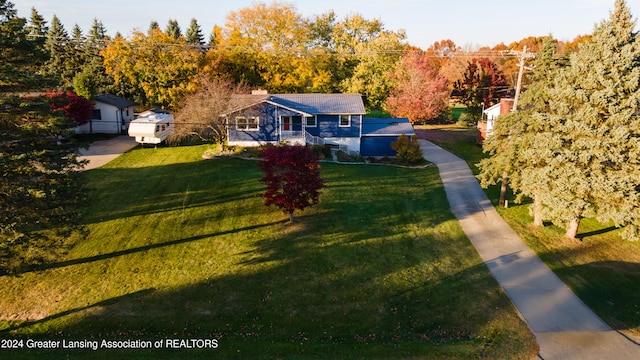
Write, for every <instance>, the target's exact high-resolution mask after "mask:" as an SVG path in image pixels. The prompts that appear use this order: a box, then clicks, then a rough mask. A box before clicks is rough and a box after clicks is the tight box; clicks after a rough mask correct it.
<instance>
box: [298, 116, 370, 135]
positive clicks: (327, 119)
mask: <svg viewBox="0 0 640 360" xmlns="http://www.w3.org/2000/svg"><path fill="white" fill-rule="evenodd" d="M316 118H317V123H318V127H316V128H307V131H309V133H310V134H311V135H314V136H320V137H323V138H332V137H355V138H357V137H360V115H351V126H349V127H342V126H340V115H318V116H317V117H316Z"/></svg>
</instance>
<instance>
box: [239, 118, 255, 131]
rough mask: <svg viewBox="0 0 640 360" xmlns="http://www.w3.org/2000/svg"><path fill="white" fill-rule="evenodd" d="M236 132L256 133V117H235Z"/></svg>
mask: <svg viewBox="0 0 640 360" xmlns="http://www.w3.org/2000/svg"><path fill="white" fill-rule="evenodd" d="M236 130H245V131H258V117H257V116H252V117H244V116H238V117H236Z"/></svg>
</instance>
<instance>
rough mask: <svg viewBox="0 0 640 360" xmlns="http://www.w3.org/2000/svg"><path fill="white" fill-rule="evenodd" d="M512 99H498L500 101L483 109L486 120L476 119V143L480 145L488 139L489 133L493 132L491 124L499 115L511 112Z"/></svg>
mask: <svg viewBox="0 0 640 360" xmlns="http://www.w3.org/2000/svg"><path fill="white" fill-rule="evenodd" d="M513 102H514V99H508V98H505V99H500V102H499V103H497V104H495V105H493V106H491V107H489V108H487V109H485V110H484V112H483V113H484V115H486V117H487V120H480V121H478V136H477V143H478V144H479V145H482V143H483V142H484V141H485V140H486V139H488V138H489V137H490V136H491V134H493V126H494V124H495V121H496V119H497V118H498V117H499V116H500V115H505V114H508V113H510V112H511V110H512V109H513Z"/></svg>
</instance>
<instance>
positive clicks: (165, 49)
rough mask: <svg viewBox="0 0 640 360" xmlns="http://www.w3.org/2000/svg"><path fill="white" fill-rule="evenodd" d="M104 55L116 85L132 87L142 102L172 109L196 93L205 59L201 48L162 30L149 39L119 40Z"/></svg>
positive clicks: (140, 35) (142, 36) (138, 34)
mask: <svg viewBox="0 0 640 360" xmlns="http://www.w3.org/2000/svg"><path fill="white" fill-rule="evenodd" d="M101 55H102V56H103V57H104V63H105V68H106V71H107V74H109V75H111V76H113V79H114V81H115V83H116V85H119V86H125V87H127V86H128V87H131V89H132V92H133V93H134V94H136V95H137V96H136V97H138V98H137V99H136V100H138V101H140V102H143V103H145V104H147V105H152V106H163V107H169V108H175V107H176V106H177V105H178V103H179V102H180V100H181V99H182V98H183V97H184V95H185V94H188V93H191V92H193V91H195V89H196V84H197V83H196V80H195V77H196V75H197V73H198V69H199V66H200V62H201V60H202V57H203V55H202V51H201V48H200V47H199V46H197V45H193V44H188V43H187V41H186V39H185V38H184V37H183V36H180V37H178V38H174V37H173V36H170V35H168V34H166V33H164V32H162V31H161V30H159V29H154V30H153V31H151V32H150V33H149V34H148V35H145V34H143V33H141V32H134V33H133V35H132V38H131V40H126V39H124V38H116V39H114V40H113V41H112V42H111V43H110V44H109V45H108V46H107V47H106V48H105V49H104V50H103V51H102V52H101Z"/></svg>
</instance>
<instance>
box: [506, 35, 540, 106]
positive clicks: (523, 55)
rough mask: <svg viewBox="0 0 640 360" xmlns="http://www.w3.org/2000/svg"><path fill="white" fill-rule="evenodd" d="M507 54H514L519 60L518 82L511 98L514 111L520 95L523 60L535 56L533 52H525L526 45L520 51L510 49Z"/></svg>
mask: <svg viewBox="0 0 640 360" xmlns="http://www.w3.org/2000/svg"><path fill="white" fill-rule="evenodd" d="M509 54H511V55H515V56H516V57H518V60H520V71H518V84H517V85H516V96H515V97H514V99H513V108H512V109H511V110H512V111H516V109H517V108H518V98H519V97H520V90H521V89H522V77H523V75H524V68H525V62H526V61H527V59H531V58H534V57H535V56H536V54H535V53H532V52H527V45H525V46H524V48H523V49H522V51H516V50H511V51H509Z"/></svg>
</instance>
